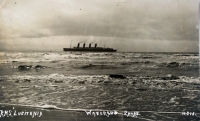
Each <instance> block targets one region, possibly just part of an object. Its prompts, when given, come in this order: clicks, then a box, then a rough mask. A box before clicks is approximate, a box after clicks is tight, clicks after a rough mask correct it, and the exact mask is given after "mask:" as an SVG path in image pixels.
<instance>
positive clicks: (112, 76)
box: [109, 74, 126, 79]
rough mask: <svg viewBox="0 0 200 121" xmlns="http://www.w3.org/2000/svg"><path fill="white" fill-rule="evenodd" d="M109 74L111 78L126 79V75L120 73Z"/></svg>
mask: <svg viewBox="0 0 200 121" xmlns="http://www.w3.org/2000/svg"><path fill="white" fill-rule="evenodd" d="M109 76H110V77H111V78H118V79H126V77H125V76H123V75H119V74H110V75H109Z"/></svg>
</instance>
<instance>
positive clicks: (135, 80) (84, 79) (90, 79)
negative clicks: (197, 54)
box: [0, 73, 200, 90]
mask: <svg viewBox="0 0 200 121" xmlns="http://www.w3.org/2000/svg"><path fill="white" fill-rule="evenodd" d="M121 76H123V75H121ZM0 80H1V81H0V82H3V81H12V82H15V83H32V82H33V83H36V82H40V83H41V82H43V83H46V82H49V83H55V84H56V83H76V84H104V85H107V84H112V85H135V87H138V88H143V89H144V88H146V89H163V90H164V89H178V90H181V89H183V88H184V87H185V86H184V85H187V84H188V83H189V84H196V85H199V84H200V81H199V80H200V77H199V78H194V77H184V76H180V77H178V76H173V75H167V76H160V77H157V76H146V77H141V76H133V75H126V76H125V75H124V76H123V78H117V77H116V78H113V77H112V75H110V76H109V75H92V76H91V75H85V76H83V75H79V76H77V75H63V74H56V73H55V74H50V75H41V76H36V75H35V76H18V75H12V76H1V77H0Z"/></svg>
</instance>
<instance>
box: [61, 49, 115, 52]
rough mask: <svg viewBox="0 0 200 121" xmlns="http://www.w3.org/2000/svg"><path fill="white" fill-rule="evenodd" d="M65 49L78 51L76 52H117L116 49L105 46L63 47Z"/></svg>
mask: <svg viewBox="0 0 200 121" xmlns="http://www.w3.org/2000/svg"><path fill="white" fill-rule="evenodd" d="M63 51H76V52H116V51H117V50H114V49H104V48H100V49H99V48H95V49H93V48H63Z"/></svg>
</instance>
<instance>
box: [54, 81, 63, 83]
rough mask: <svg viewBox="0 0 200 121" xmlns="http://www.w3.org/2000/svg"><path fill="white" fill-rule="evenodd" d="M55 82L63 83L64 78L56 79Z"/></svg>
mask: <svg viewBox="0 0 200 121" xmlns="http://www.w3.org/2000/svg"><path fill="white" fill-rule="evenodd" d="M54 82H55V83H63V81H62V80H55V81H54Z"/></svg>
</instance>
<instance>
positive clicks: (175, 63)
mask: <svg viewBox="0 0 200 121" xmlns="http://www.w3.org/2000/svg"><path fill="white" fill-rule="evenodd" d="M178 66H179V63H177V62H170V63H167V64H166V67H178Z"/></svg>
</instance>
